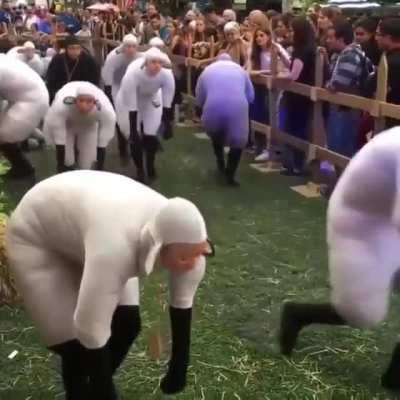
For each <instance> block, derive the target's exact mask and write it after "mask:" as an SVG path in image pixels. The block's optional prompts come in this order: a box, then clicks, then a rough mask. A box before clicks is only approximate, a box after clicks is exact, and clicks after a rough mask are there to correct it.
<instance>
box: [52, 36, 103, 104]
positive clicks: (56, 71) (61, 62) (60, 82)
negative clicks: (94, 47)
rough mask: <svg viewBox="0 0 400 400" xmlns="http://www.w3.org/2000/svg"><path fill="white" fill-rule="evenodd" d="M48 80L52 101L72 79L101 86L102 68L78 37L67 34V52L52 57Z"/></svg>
mask: <svg viewBox="0 0 400 400" xmlns="http://www.w3.org/2000/svg"><path fill="white" fill-rule="evenodd" d="M46 80H47V88H48V90H49V94H50V101H53V99H54V96H55V95H56V93H57V92H58V90H60V89H61V88H62V87H63V86H64V85H65V84H66V83H68V82H71V81H87V82H90V83H93V84H94V85H97V86H99V83H100V68H99V66H98V65H97V63H96V61H95V59H94V58H93V57H92V56H91V55H90V54H88V53H87V52H85V51H83V49H82V46H81V45H80V43H79V40H78V39H77V38H76V37H74V36H67V38H66V39H65V52H64V53H62V54H58V55H56V56H55V57H54V58H53V59H52V61H51V63H50V65H49V69H48V70H47V77H46Z"/></svg>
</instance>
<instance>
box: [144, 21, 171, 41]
mask: <svg viewBox="0 0 400 400" xmlns="http://www.w3.org/2000/svg"><path fill="white" fill-rule="evenodd" d="M153 37H160V38H161V39H162V40H163V41H164V43H165V44H166V45H167V46H168V45H169V44H170V43H171V30H170V29H169V28H168V27H167V26H166V25H164V26H162V24H161V16H160V14H152V15H151V16H150V22H149V23H148V24H147V25H146V26H145V28H144V30H143V37H142V43H143V44H148V43H149V41H150V39H152V38H153Z"/></svg>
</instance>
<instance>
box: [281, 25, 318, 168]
mask: <svg viewBox="0 0 400 400" xmlns="http://www.w3.org/2000/svg"><path fill="white" fill-rule="evenodd" d="M292 32H293V54H292V58H291V60H290V61H289V60H288V59H286V58H285V57H281V59H282V61H283V63H284V65H285V67H287V68H289V76H288V77H289V78H290V79H291V80H293V81H296V82H300V83H305V84H307V85H313V84H314V75H315V56H316V37H315V31H314V29H313V27H312V25H311V23H310V21H308V19H307V18H305V17H296V18H294V19H293V21H292ZM277 52H278V54H279V48H277ZM311 111H312V103H311V100H309V99H307V98H305V97H303V96H301V95H299V94H296V93H291V92H284V94H283V96H282V101H281V107H280V111H279V126H280V129H282V130H283V131H284V132H286V133H289V134H291V135H293V136H296V137H298V138H299V139H303V140H308V131H309V121H310V117H311ZM286 149H287V151H286V153H287V156H286V159H285V161H284V167H285V169H286V170H285V171H284V172H283V174H285V175H299V174H302V173H303V172H304V153H303V152H301V151H298V150H297V149H295V148H291V147H290V146H287V148H286Z"/></svg>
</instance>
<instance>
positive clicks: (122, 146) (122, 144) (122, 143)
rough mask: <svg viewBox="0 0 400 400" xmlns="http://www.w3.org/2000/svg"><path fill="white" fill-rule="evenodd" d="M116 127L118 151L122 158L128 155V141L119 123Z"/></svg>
mask: <svg viewBox="0 0 400 400" xmlns="http://www.w3.org/2000/svg"><path fill="white" fill-rule="evenodd" d="M115 129H116V130H117V140H118V151H119V155H120V157H121V158H124V159H125V158H127V157H128V141H127V140H126V139H125V136H124V135H123V134H122V132H121V129H120V128H119V125H118V124H116V126H115Z"/></svg>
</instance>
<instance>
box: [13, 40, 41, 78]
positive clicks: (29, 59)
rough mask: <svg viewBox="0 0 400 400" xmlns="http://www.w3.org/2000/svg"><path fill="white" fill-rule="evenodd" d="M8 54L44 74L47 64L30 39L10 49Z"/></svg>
mask: <svg viewBox="0 0 400 400" xmlns="http://www.w3.org/2000/svg"><path fill="white" fill-rule="evenodd" d="M7 55H8V56H11V57H13V58H16V59H18V60H20V61H22V62H24V63H25V64H26V65H28V66H29V67H30V68H32V69H33V70H34V71H35V72H36V73H37V74H38V75H40V76H42V77H43V76H44V72H45V66H44V63H43V60H42V59H41V58H40V56H39V54H37V53H36V48H35V45H34V44H33V43H32V42H29V41H28V42H25V43H24V45H23V46H16V47H13V48H12V49H11V50H9V51H8V53H7Z"/></svg>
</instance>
